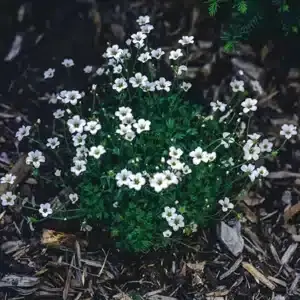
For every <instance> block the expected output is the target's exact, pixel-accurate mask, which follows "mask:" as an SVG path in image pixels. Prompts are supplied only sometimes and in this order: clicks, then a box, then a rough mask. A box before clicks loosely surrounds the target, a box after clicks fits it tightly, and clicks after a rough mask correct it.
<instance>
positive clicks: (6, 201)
mask: <svg viewBox="0 0 300 300" xmlns="http://www.w3.org/2000/svg"><path fill="white" fill-rule="evenodd" d="M16 199H17V196H16V195H14V194H13V193H12V192H6V193H5V194H2V195H1V204H2V206H13V205H14V204H15V200H16Z"/></svg>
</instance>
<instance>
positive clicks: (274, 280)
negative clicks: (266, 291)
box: [268, 276, 287, 287]
mask: <svg viewBox="0 0 300 300" xmlns="http://www.w3.org/2000/svg"><path fill="white" fill-rule="evenodd" d="M268 279H270V280H271V281H273V282H275V283H276V284H278V285H281V286H283V287H287V283H286V282H285V281H284V280H281V279H279V278H276V277H273V276H268Z"/></svg>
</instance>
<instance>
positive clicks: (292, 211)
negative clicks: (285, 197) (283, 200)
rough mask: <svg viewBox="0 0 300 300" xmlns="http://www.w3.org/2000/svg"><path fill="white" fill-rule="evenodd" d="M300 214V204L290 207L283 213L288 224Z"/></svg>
mask: <svg viewBox="0 0 300 300" xmlns="http://www.w3.org/2000/svg"><path fill="white" fill-rule="evenodd" d="M299 212H300V202H299V203H297V204H294V205H292V206H290V205H289V206H288V207H287V208H286V209H285V210H284V213H283V217H284V221H285V222H286V223H287V222H288V221H290V220H291V219H292V218H293V217H294V216H295V215H297V214H298V213H299Z"/></svg>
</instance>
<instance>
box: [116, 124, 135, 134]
mask: <svg viewBox="0 0 300 300" xmlns="http://www.w3.org/2000/svg"><path fill="white" fill-rule="evenodd" d="M131 131H132V125H131V124H128V125H125V124H119V129H117V130H116V133H118V134H119V135H125V134H126V133H127V132H131Z"/></svg>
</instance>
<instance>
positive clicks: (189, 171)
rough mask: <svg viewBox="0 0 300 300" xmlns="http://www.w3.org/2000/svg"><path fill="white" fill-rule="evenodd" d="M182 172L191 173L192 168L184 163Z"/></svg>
mask: <svg viewBox="0 0 300 300" xmlns="http://www.w3.org/2000/svg"><path fill="white" fill-rule="evenodd" d="M182 173H183V174H184V175H187V174H190V173H192V170H191V168H190V167H189V166H188V165H184V166H183V168H182Z"/></svg>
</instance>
